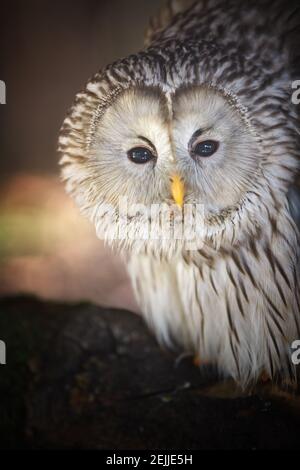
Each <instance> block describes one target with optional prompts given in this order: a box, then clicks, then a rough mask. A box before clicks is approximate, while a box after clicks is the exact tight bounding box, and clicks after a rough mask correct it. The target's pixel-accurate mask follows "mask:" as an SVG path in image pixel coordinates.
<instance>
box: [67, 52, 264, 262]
mask: <svg viewBox="0 0 300 470" xmlns="http://www.w3.org/2000/svg"><path fill="white" fill-rule="evenodd" d="M148 59H149V58H148ZM151 60H152V63H150V62H149V60H146V58H145V56H144V55H140V56H132V57H131V58H130V59H127V60H125V61H122V62H118V63H116V64H113V65H112V66H111V67H109V68H108V69H107V70H106V71H105V72H103V73H102V74H101V75H100V74H97V75H96V76H95V77H94V78H93V79H92V80H91V81H90V82H89V83H88V85H87V87H86V90H85V91H84V92H82V93H79V94H78V95H77V98H76V100H75V104H74V106H73V108H72V109H71V111H70V114H69V116H68V117H67V118H66V120H65V122H64V125H63V127H62V130H61V135H60V141H59V151H60V153H61V155H62V158H61V165H62V173H63V177H64V179H65V180H66V184H67V190H68V191H69V192H71V193H72V194H73V196H74V197H75V200H76V202H77V203H78V205H79V206H80V208H81V209H82V211H83V212H84V213H85V214H86V215H87V216H88V217H89V218H90V219H91V220H92V221H93V222H94V223H95V225H96V229H97V234H98V236H99V237H101V238H103V239H106V240H108V241H111V242H112V243H113V244H115V245H117V246H119V247H123V248H125V249H129V250H135V251H144V250H147V249H148V250H149V249H150V248H153V250H154V251H155V250H159V251H162V252H168V253H174V251H176V250H182V249H185V248H186V247H187V244H190V243H191V241H196V242H197V243H198V242H199V243H200V245H201V244H202V243H209V242H212V241H213V242H215V243H216V244H217V243H218V238H219V239H220V237H223V238H224V240H225V239H226V241H227V242H228V241H229V240H230V243H232V241H233V239H234V237H236V236H237V235H236V231H235V228H236V227H237V226H239V227H242V226H243V218H244V214H245V211H247V231H248V232H249V230H250V229H249V227H251V224H252V223H253V226H255V225H256V223H257V218H258V217H260V216H261V215H260V214H259V212H260V209H259V206H257V211H256V212H255V210H254V209H253V208H254V207H255V203H253V198H255V197H257V195H258V196H261V194H262V188H263V187H264V185H265V186H266V184H265V180H264V178H265V174H264V168H263V167H264V164H265V162H266V161H267V157H266V154H265V153H264V152H263V149H262V143H261V139H260V138H259V136H258V134H257V132H256V130H255V128H254V127H253V126H252V124H251V121H250V119H249V116H248V115H247V110H246V109H245V107H243V106H242V105H241V103H240V102H239V100H238V98H237V96H236V95H234V94H233V93H231V91H230V90H226V88H223V87H221V86H219V85H218V83H213V81H212V80H207V79H206V80H204V79H203V77H201V76H199V73H198V74H197V73H195V74H191V70H190V69H189V68H188V67H187V65H185V67H183V66H181V68H180V73H179V72H178V70H179V69H177V73H175V68H174V67H175V65H174V64H173V66H171V65H170V64H168V61H167V60H166V61H165V63H164V64H163V65H162V63H161V62H159V61H156V62H155V57H154V58H153V57H152V58H151ZM194 69H195V67H194ZM187 70H188V72H187ZM204 78H205V77H204ZM264 190H265V189H264ZM186 208H188V211H187V212H185V209H186ZM249 213H250V215H252V222H251V218H250V220H249ZM154 219H155V220H154ZM174 221H176V223H177V222H178V221H181V222H180V223H182V222H183V223H184V221H186V222H187V223H188V224H189V227H190V228H191V227H192V229H191V230H192V231H193V235H192V236H191V231H190V230H188V231H187V233H188V237H186V236H185V232H184V230H183V231H182V232H181V234H182V235H179V236H178V233H179V232H176V235H174ZM193 236H194V240H193V239H192V238H193ZM239 236H240V237H242V236H243V230H241V231H240V234H239Z"/></svg>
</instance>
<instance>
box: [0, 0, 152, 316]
mask: <svg viewBox="0 0 300 470" xmlns="http://www.w3.org/2000/svg"><path fill="white" fill-rule="evenodd" d="M160 4H161V1H160V0H152V1H151V2H149V1H148V0H64V1H60V2H59V1H57V0H56V1H53V0H26V2H24V1H22V0H11V1H6V0H4V1H2V2H1V28H0V79H1V80H3V81H5V83H6V87H7V104H6V105H1V106H0V175H1V176H0V295H10V294H17V293H33V294H36V295H38V296H40V297H42V298H46V299H56V300H74V301H77V300H90V301H93V302H96V303H98V304H102V305H113V306H122V307H124V306H125V307H128V308H131V309H135V305H134V303H133V301H132V296H131V293H130V288H129V285H128V281H127V277H126V274H125V271H124V269H123V268H122V263H121V262H120V260H119V258H118V257H117V256H116V255H113V254H111V253H110V251H109V250H108V249H106V248H104V247H103V244H102V243H101V241H98V240H96V237H95V235H94V231H93V227H91V226H90V224H89V223H88V222H87V221H85V220H84V219H83V218H82V217H81V216H80V215H79V213H78V211H77V209H76V208H75V207H74V206H73V203H72V201H71V200H70V199H69V198H68V197H67V196H66V195H65V193H64V188H63V186H62V185H61V183H60V181H59V176H58V165H57V158H58V157H57V154H56V143H57V136H58V132H59V128H60V125H61V123H62V121H63V118H64V116H65V114H66V111H67V110H68V108H69V106H70V105H71V103H72V101H73V99H74V96H75V94H76V92H77V91H79V90H80V89H81V88H82V87H83V86H84V85H85V83H86V81H87V80H88V79H89V77H90V76H91V75H93V74H94V73H95V72H96V71H98V70H99V69H101V68H102V67H104V66H106V65H107V64H108V63H111V62H112V61H114V60H116V59H118V58H121V57H123V56H126V55H128V54H130V53H132V52H136V51H138V50H139V49H141V48H142V47H143V36H144V32H145V29H146V27H147V24H148V21H149V18H150V17H151V16H152V15H154V14H155V13H156V11H157V10H158V8H159V6H160Z"/></svg>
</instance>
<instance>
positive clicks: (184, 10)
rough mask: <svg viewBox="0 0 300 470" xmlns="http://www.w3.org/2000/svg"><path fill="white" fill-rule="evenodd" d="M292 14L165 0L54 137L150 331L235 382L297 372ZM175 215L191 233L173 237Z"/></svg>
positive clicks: (268, 6) (233, 2)
mask: <svg viewBox="0 0 300 470" xmlns="http://www.w3.org/2000/svg"><path fill="white" fill-rule="evenodd" d="M299 16H300V8H299V7H298V6H297V4H296V3H294V4H293V3H287V2H286V1H282V0H275V1H274V0H262V1H260V2H256V1H250V0H244V1H242V2H239V1H237V0H227V1H226V2H225V1H223V0H201V1H198V2H195V3H193V4H191V2H184V1H182V2H180V1H177V2H169V4H168V6H167V7H166V9H165V10H163V13H162V15H160V16H158V17H157V18H156V19H155V20H153V21H152V26H151V27H150V29H149V31H148V33H147V44H146V46H145V48H144V49H143V50H142V51H141V52H139V53H137V54H134V55H130V56H128V57H126V58H125V59H121V60H118V61H116V62H115V63H113V64H111V65H109V66H108V67H107V68H106V69H105V70H103V71H101V72H99V73H96V75H95V76H94V77H93V78H92V79H91V80H90V81H89V82H88V83H87V85H86V88H85V89H84V91H82V92H80V93H78V94H77V96H76V99H75V102H74V104H73V106H72V108H71V110H70V112H69V114H68V116H67V117H66V119H65V121H64V123H63V126H62V129H61V133H60V138H59V152H60V155H61V160H60V164H61V167H62V175H63V179H64V181H65V182H66V188H67V191H68V192H69V193H71V194H72V196H73V197H74V198H75V200H76V202H77V204H78V205H79V207H80V208H81V210H82V212H83V213H84V214H85V215H86V216H87V217H89V218H90V219H91V220H92V221H93V223H94V224H95V226H96V230H97V235H98V236H99V237H101V238H103V239H105V240H107V241H108V242H111V244H112V245H113V246H116V247H118V248H119V250H120V252H122V253H123V254H124V259H125V261H126V263H127V266H128V272H129V274H130V277H131V280H132V285H133V287H134V291H135V294H136V297H137V300H138V303H139V305H140V307H141V311H142V312H143V315H144V317H145V319H146V320H147V323H148V324H149V325H150V327H151V329H152V330H153V331H154V332H155V334H156V336H157V338H158V340H159V341H160V342H162V343H165V344H168V345H172V344H176V346H180V347H181V348H182V349H183V350H185V351H188V352H193V353H194V354H195V355H197V356H199V358H200V361H201V360H202V361H208V362H210V363H213V364H215V365H216V366H217V368H218V370H219V371H220V374H222V375H223V376H231V377H233V378H234V379H235V380H236V381H238V382H239V383H240V384H242V385H243V386H245V385H247V384H250V383H254V382H255V381H256V380H257V379H258V378H259V377H260V374H261V373H262V372H264V373H267V374H268V375H269V376H270V377H272V378H273V379H276V378H278V377H281V378H283V379H284V380H287V381H291V380H292V381H294V380H295V378H296V375H297V374H296V367H295V366H294V365H293V364H292V361H291V353H292V343H293V341H294V340H296V339H300V295H299V244H298V242H299V229H298V226H297V223H298V220H297V214H299V200H300V198H299V191H298V190H297V172H298V166H299V149H300V147H299V129H298V125H299V116H298V114H297V112H298V109H297V106H296V105H295V104H294V103H293V100H292V94H293V91H294V90H293V88H292V86H293V83H294V81H295V80H297V79H300V68H299V60H298V61H297V45H298V39H299V30H300V28H298V26H299V24H300V21H299ZM299 44H300V41H299ZM299 56H300V55H299ZM298 72H299V75H298V76H297V73H298ZM120 199H122V200H124V199H126V201H127V209H128V210H127V213H126V215H124V213H123V212H122V211H121V209H120V207H121V206H120ZM134 204H138V205H139V206H138V207H140V208H141V210H136V208H135V209H134V210H133V209H132V207H131V206H132V205H134ZM187 206H189V207H190V208H192V209H191V210H190V212H189V217H188V216H187V215H186V212H185V208H186V207H187ZM107 207H112V208H113V210H114V212H113V214H114V215H113V217H107ZM153 207H158V208H159V210H158V212H157V214H158V216H157V218H156V220H155V224H153V220H152V219H153V217H154V216H153V212H152V208H153ZM196 208H198V209H199V208H200V209H199V211H198V209H197V210H196ZM198 212H199V214H201V217H200V216H199V214H198ZM157 214H156V215H157ZM185 219H188V221H189V222H188V224H189V227H191V226H193V227H194V229H193V230H194V231H193V234H194V238H193V237H192V238H188V237H186V236H185V235H183V236H181V237H180V236H179V237H177V236H176V237H175V236H174V231H175V226H176V224H177V221H178V220H180V221H181V222H182V223H183V222H184V220H185ZM166 220H168V221H169V223H165V222H166ZM149 224H150V225H151V227H153V226H154V229H153V230H152V228H151V234H152V236H145V233H146V227H148V226H149ZM112 227H114V230H115V228H117V229H118V230H117V233H118V234H119V236H117V237H116V236H112V232H113V229H112ZM170 227H171V230H168V231H167V228H168V229H169V228H170ZM125 230H126V234H125ZM114 233H116V232H115V231H114ZM153 233H154V236H153ZM129 234H130V236H129ZM147 234H148V235H149V231H148V232H147ZM170 234H171V235H170ZM191 240H192V243H191Z"/></svg>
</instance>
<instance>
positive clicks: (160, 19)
mask: <svg viewBox="0 0 300 470" xmlns="http://www.w3.org/2000/svg"><path fill="white" fill-rule="evenodd" d="M194 3H195V0H167V1H165V2H164V5H163V6H162V7H161V9H160V11H159V12H158V13H157V15H156V16H154V17H152V18H151V19H150V24H149V26H148V28H147V30H146V33H145V41H144V42H145V45H146V46H149V44H150V43H151V42H152V41H153V39H154V38H155V36H156V34H157V33H160V32H161V31H163V30H164V29H165V28H167V26H169V25H170V24H171V22H172V20H173V18H175V17H176V15H178V14H179V13H183V12H184V11H186V10H187V9H188V8H190V7H191V6H192V5H193V4H194Z"/></svg>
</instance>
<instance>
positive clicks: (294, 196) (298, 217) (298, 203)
mask: <svg viewBox="0 0 300 470" xmlns="http://www.w3.org/2000/svg"><path fill="white" fill-rule="evenodd" d="M288 201H289V207H290V213H291V215H292V217H293V219H294V221H295V222H296V224H297V226H298V228H299V230H300V177H298V181H296V182H295V183H294V184H293V185H292V186H291V187H290V189H289V192H288Z"/></svg>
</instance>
